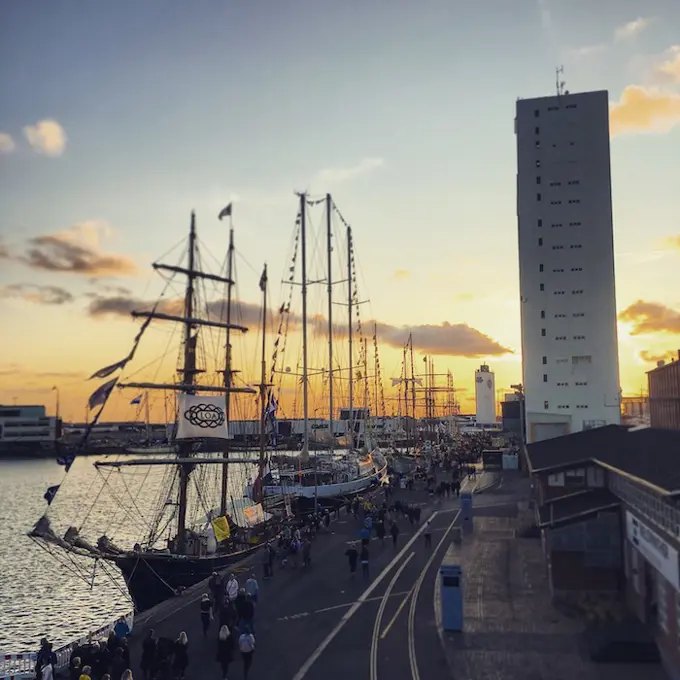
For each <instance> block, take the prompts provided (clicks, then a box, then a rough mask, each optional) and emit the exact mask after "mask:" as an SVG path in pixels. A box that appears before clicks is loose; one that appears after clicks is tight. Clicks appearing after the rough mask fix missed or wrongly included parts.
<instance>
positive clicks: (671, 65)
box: [654, 45, 680, 83]
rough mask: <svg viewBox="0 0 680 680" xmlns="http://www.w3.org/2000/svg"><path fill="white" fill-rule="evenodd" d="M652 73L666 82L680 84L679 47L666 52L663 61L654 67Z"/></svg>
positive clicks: (673, 47) (675, 46) (676, 46)
mask: <svg viewBox="0 0 680 680" xmlns="http://www.w3.org/2000/svg"><path fill="white" fill-rule="evenodd" d="M654 73H655V75H657V76H659V78H661V79H662V80H664V81H666V82H671V83H680V45H673V46H672V47H670V48H669V49H668V50H667V51H666V54H665V57H664V59H663V61H662V62H661V63H659V64H657V65H656V66H655V67H654Z"/></svg>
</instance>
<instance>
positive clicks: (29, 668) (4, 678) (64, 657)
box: [0, 611, 135, 680]
mask: <svg viewBox="0 0 680 680" xmlns="http://www.w3.org/2000/svg"><path fill="white" fill-rule="evenodd" d="M123 618H124V619H125V621H126V623H127V625H128V626H129V627H130V630H132V627H133V625H134V619H135V616H134V611H130V612H128V613H127V614H126V615H125V616H124V617H123ZM117 621H118V619H116V620H115V621H112V622H111V623H107V624H106V625H105V626H102V627H101V628H98V629H97V630H94V631H92V632H90V633H88V634H87V635H84V636H83V637H80V638H78V639H77V640H74V641H73V642H70V643H68V644H66V645H63V646H61V647H59V648H58V649H55V650H54V653H55V654H56V656H57V664H56V668H55V669H54V670H55V672H58V671H63V670H65V669H67V668H68V665H69V662H70V661H71V652H72V651H73V650H74V649H75V648H76V647H78V646H80V645H84V644H85V643H86V642H88V641H90V640H101V639H102V638H106V637H108V636H109V633H111V631H112V630H113V629H114V627H115V625H116V623H117ZM37 659H38V653H37V652H23V653H17V654H4V653H1V652H0V680H10V679H11V680H21V679H22V678H32V677H35V663H36V661H37Z"/></svg>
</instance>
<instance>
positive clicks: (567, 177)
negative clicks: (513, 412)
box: [515, 91, 620, 443]
mask: <svg viewBox="0 0 680 680" xmlns="http://www.w3.org/2000/svg"><path fill="white" fill-rule="evenodd" d="M515 133H516V135H517V221H518V232H519V273H520V296H521V314H522V369H523V374H524V393H525V413H526V427H527V432H526V435H527V442H529V443H531V442H532V441H540V440H542V439H548V438H550V437H554V436H559V435H560V434H565V433H567V432H577V431H579V430H582V429H587V428H590V427H598V426H601V425H605V424H611V423H619V422H620V405H619V404H620V391H619V362H618V340H617V331H616V294H615V283H614V243H613V241H614V239H613V224H612V200H611V174H610V158H609V97H608V93H607V92H606V91H598V92H585V93H582V94H570V93H567V92H561V91H560V93H559V94H558V95H556V96H554V97H541V98H539V99H521V100H518V101H517V115H516V118H515Z"/></svg>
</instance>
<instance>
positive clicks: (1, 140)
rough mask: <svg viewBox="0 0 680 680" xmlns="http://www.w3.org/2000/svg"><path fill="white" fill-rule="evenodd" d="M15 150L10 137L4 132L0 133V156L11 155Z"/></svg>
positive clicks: (15, 146)
mask: <svg viewBox="0 0 680 680" xmlns="http://www.w3.org/2000/svg"><path fill="white" fill-rule="evenodd" d="M16 148H17V145H16V144H15V143H14V140H13V139H12V136H11V135H8V134H7V133H6V132H0V155H1V154H7V153H12V151H14V149H16Z"/></svg>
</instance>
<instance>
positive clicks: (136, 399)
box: [130, 394, 142, 404]
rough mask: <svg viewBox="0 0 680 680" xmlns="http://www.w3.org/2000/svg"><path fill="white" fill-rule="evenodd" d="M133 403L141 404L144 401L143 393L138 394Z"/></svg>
mask: <svg viewBox="0 0 680 680" xmlns="http://www.w3.org/2000/svg"><path fill="white" fill-rule="evenodd" d="M130 403H131V404H141V403H142V395H141V394H140V395H138V396H136V397H135V398H134V399H133V400H132V401H131V402H130Z"/></svg>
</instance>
